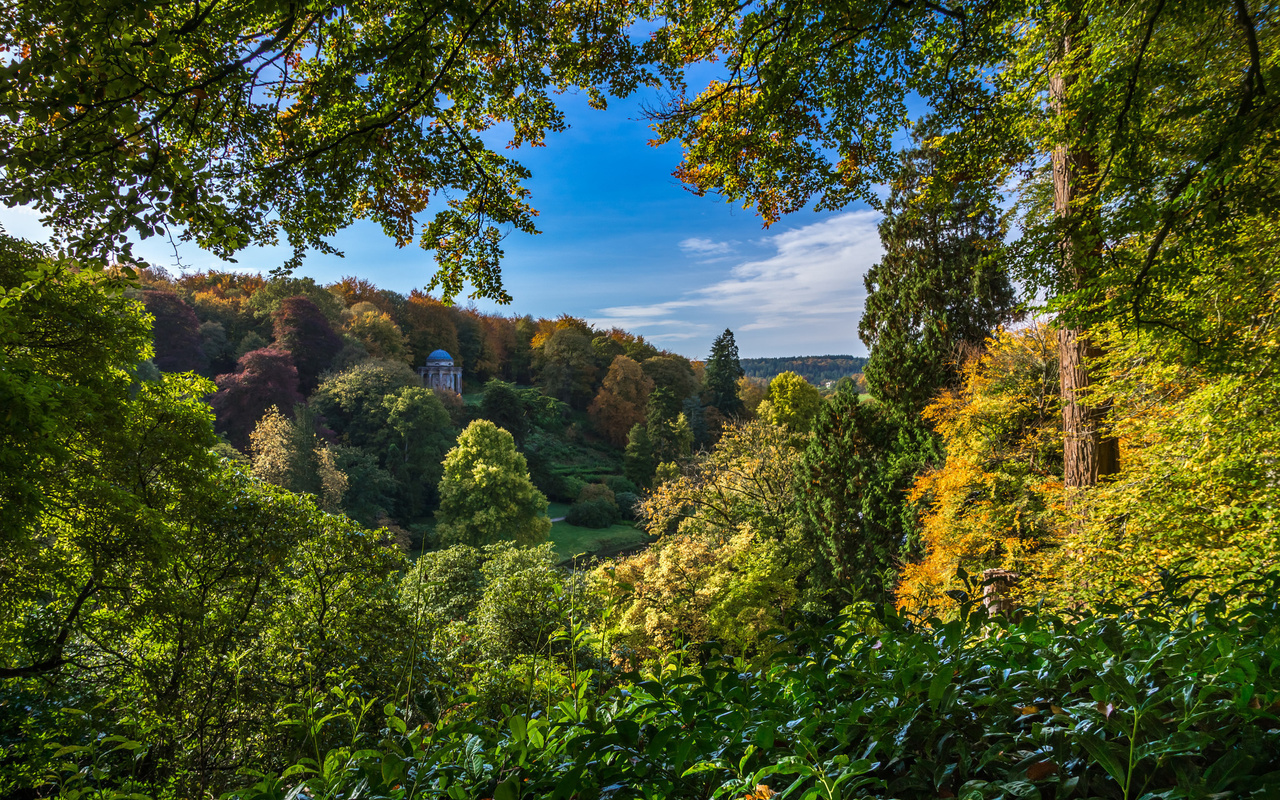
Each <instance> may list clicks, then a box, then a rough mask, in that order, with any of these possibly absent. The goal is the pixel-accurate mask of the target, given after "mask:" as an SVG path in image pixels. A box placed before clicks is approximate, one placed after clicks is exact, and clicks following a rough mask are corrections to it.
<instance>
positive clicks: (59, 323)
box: [0, 234, 152, 546]
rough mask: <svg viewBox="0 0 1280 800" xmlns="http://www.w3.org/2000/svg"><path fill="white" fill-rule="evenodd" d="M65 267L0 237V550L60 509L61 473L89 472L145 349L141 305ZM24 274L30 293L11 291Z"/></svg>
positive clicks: (125, 411) (148, 341)
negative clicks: (90, 456) (88, 459)
mask: <svg viewBox="0 0 1280 800" xmlns="http://www.w3.org/2000/svg"><path fill="white" fill-rule="evenodd" d="M72 266H73V265H71V264H68V263H66V262H63V261H60V260H57V259H55V258H53V257H52V256H51V255H50V253H49V252H48V251H47V250H46V249H45V248H44V247H42V246H40V245H37V244H32V243H29V242H25V241H22V240H20V239H15V238H12V237H10V236H7V235H4V234H0V287H4V292H5V294H4V296H3V297H2V298H0V408H3V409H4V411H3V413H0V519H2V520H3V525H0V546H6V545H8V544H9V543H11V542H13V541H15V539H22V538H25V536H26V535H27V532H29V531H30V530H31V529H30V528H29V525H30V524H31V523H32V520H34V519H35V518H36V516H37V515H39V514H40V513H42V512H43V511H44V510H46V509H50V508H56V507H57V506H58V505H60V504H61V501H60V499H59V498H60V495H61V492H62V491H64V490H65V489H66V485H65V483H64V481H65V478H66V477H67V476H68V475H77V474H83V475H84V477H85V479H86V480H88V479H90V476H91V475H93V474H94V473H93V471H92V470H91V469H89V468H88V467H87V465H86V464H85V463H84V461H83V459H84V457H85V456H86V455H87V454H89V453H92V452H94V451H98V450H101V449H104V447H106V445H105V442H106V441H107V440H109V438H110V436H111V435H112V434H114V433H117V432H118V429H119V424H118V423H119V421H120V420H123V419H127V418H128V415H129V413H130V402H131V399H130V398H131V393H132V391H133V388H134V387H133V384H134V382H135V376H136V375H137V374H138V371H139V365H140V363H141V362H143V361H145V360H146V359H148V358H150V356H151V353H152V350H151V347H152V335H151V331H150V329H149V327H148V325H147V322H146V316H145V314H144V313H143V308H142V305H141V304H140V303H137V302H134V301H130V300H128V299H126V298H125V297H123V296H122V295H121V294H120V293H108V292H104V291H103V290H102V288H101V287H100V286H98V285H95V282H94V281H92V280H90V276H89V275H87V274H83V273H81V272H80V271H79V270H75V269H73V268H72ZM31 275H38V278H37V279H36V283H35V284H34V285H35V290H34V291H29V292H22V293H10V287H15V286H19V285H21V284H22V283H23V281H24V280H28V279H29V276H31ZM35 342H39V343H42V344H43V346H40V347H32V346H31V344H32V343H35ZM104 421H110V424H107V423H106V422H104ZM106 449H112V450H114V449H115V446H111V447H106Z"/></svg>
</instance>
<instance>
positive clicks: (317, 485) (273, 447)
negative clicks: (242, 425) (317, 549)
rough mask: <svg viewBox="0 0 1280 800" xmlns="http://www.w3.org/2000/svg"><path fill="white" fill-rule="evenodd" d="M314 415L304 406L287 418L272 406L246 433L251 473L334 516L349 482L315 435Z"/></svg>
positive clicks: (330, 451) (330, 453)
mask: <svg viewBox="0 0 1280 800" xmlns="http://www.w3.org/2000/svg"><path fill="white" fill-rule="evenodd" d="M315 426H316V418H315V414H314V413H313V412H311V411H310V410H309V409H307V407H306V406H298V407H297V408H296V409H295V410H294V414H293V419H288V418H286V417H285V416H284V415H283V414H281V413H280V409H278V408H276V407H275V406H272V407H271V408H270V409H268V411H267V413H266V415H264V416H263V417H262V419H260V420H258V424H257V425H256V426H255V427H254V429H253V433H251V434H249V453H250V457H251V458H252V461H253V474H254V475H257V476H258V477H259V478H261V479H262V480H264V481H266V482H267V483H272V484H275V485H276V486H279V487H280V488H282V489H288V490H289V491H291V492H294V493H296V494H309V495H311V496H313V497H315V498H316V503H317V505H319V506H320V507H321V508H323V509H324V510H325V511H328V512H330V513H337V511H338V509H339V507H340V506H341V504H342V496H343V495H344V494H345V493H346V491H347V485H348V479H347V476H346V475H345V474H343V472H342V470H340V469H339V468H338V466H337V463H336V461H335V459H334V453H333V450H332V449H331V448H329V447H328V446H327V445H326V444H325V443H324V442H323V441H321V440H320V437H319V436H316V432H315Z"/></svg>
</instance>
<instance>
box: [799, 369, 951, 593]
mask: <svg viewBox="0 0 1280 800" xmlns="http://www.w3.org/2000/svg"><path fill="white" fill-rule="evenodd" d="M920 431H921V429H920V428H918V427H914V426H903V425H900V424H899V422H898V421H897V420H896V419H895V418H894V416H893V415H891V414H890V413H888V411H887V410H886V409H885V407H884V406H883V405H882V404H880V403H875V402H865V403H864V402H859V399H858V395H857V393H856V391H855V390H854V389H853V387H852V385H851V384H849V383H844V384H842V385H841V388H840V391H838V392H837V393H836V395H835V396H834V397H833V398H831V400H830V401H828V402H826V403H823V404H822V408H821V410H820V411H819V412H818V417H817V419H816V420H815V422H814V426H813V435H812V437H811V438H810V440H809V444H808V446H807V448H806V449H805V453H804V457H803V458H802V459H801V463H800V469H799V476H798V480H799V481H800V484H801V485H802V486H804V487H806V490H805V491H804V492H802V493H801V494H800V508H801V511H802V512H803V514H804V515H805V517H806V518H807V519H808V522H809V524H810V526H811V527H810V532H811V535H812V536H813V537H814V539H815V544H816V545H817V549H818V551H819V552H820V553H821V555H822V557H823V560H824V561H825V562H826V563H827V565H828V566H829V568H830V571H831V577H832V578H834V579H835V585H834V586H833V588H834V589H835V590H836V593H837V594H838V595H840V596H841V600H843V601H851V600H871V601H873V602H887V601H889V600H890V599H891V598H892V594H893V585H894V581H895V580H896V572H897V563H898V561H899V559H900V558H902V557H903V556H904V555H909V554H910V551H911V550H912V549H914V548H915V543H914V542H915V539H916V538H917V537H918V534H917V532H916V528H917V527H918V525H917V522H916V513H915V509H914V507H913V506H912V504H910V503H908V502H907V495H906V492H907V488H908V487H910V485H911V483H912V480H913V479H914V477H915V475H916V473H917V472H918V471H919V468H920V467H919V463H918V461H919V453H921V452H922V451H923V450H925V449H927V445H928V442H927V441H923V442H922V441H920V440H919V438H918V435H917V434H918V433H919V432H920Z"/></svg>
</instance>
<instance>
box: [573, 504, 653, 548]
mask: <svg viewBox="0 0 1280 800" xmlns="http://www.w3.org/2000/svg"><path fill="white" fill-rule="evenodd" d="M556 505H558V504H556ZM566 508H567V506H566ZM555 516H557V517H558V516H561V515H560V514H556V515H555ZM647 541H649V535H648V534H646V533H645V532H644V531H642V530H640V529H638V528H633V527H631V526H630V525H611V526H610V527H608V528H579V527H578V526H577V525H570V524H569V523H567V522H556V523H554V524H552V526H551V543H552V544H553V545H555V549H556V554H557V555H559V556H560V557H561V558H564V559H569V558H573V557H574V556H576V555H581V554H583V553H588V554H593V553H600V552H605V553H613V552H617V551H618V550H624V549H627V548H629V547H634V546H636V545H640V544H644V543H645V542H647Z"/></svg>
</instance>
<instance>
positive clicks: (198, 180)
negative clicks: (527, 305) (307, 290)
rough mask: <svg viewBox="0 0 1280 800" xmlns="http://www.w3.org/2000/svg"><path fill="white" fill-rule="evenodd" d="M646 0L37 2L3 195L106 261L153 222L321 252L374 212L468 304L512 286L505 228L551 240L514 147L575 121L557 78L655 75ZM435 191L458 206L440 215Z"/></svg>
mask: <svg viewBox="0 0 1280 800" xmlns="http://www.w3.org/2000/svg"><path fill="white" fill-rule="evenodd" d="M646 11H647V9H646V7H645V6H643V5H634V4H630V3H620V2H609V3H596V2H577V1H576V0H575V1H574V2H567V3H561V2H537V3H534V4H529V3H516V4H513V3H499V2H494V1H493V0H481V1H479V2H463V3H452V4H446V5H436V6H431V7H428V8H423V7H421V6H418V5H416V4H412V3H401V2H396V0H391V1H389V2H379V3H373V4H369V3H358V4H346V3H321V4H318V5H312V6H307V7H306V8H301V7H298V6H297V5H295V4H292V3H288V2H279V1H278V0H269V2H267V3H265V4H264V3H260V2H240V1H237V2H230V3H215V4H211V5H205V4H195V5H174V4H172V3H166V2H160V0H145V1H144V2H139V3H120V2H102V3H97V4H92V5H83V4H78V3H58V2H55V3H39V2H19V3H16V4H12V5H10V6H9V7H8V10H7V12H6V15H5V25H4V26H3V30H2V31H0V49H3V50H4V52H5V53H7V54H9V58H8V60H7V61H6V65H5V69H4V72H3V78H2V79H0V162H3V163H4V164H5V181H4V185H3V187H2V188H0V202H3V203H4V204H6V205H10V206H13V205H26V204H33V205H34V207H35V208H36V209H37V210H39V211H40V212H41V213H42V214H43V221H44V223H45V224H46V225H48V226H49V227H51V228H52V229H53V231H54V232H55V235H56V237H57V239H58V240H59V241H60V242H62V243H63V244H65V245H66V246H67V247H68V248H69V249H70V250H71V252H73V253H74V254H75V255H77V256H79V257H82V258H84V259H85V262H86V263H93V262H94V261H95V260H96V261H98V262H99V263H101V262H102V261H105V260H108V259H109V258H110V257H123V258H125V259H128V258H129V257H130V253H131V240H130V237H132V236H140V237H142V238H147V237H150V236H157V235H159V236H165V235H168V236H173V237H175V238H178V239H188V240H193V241H195V242H196V243H197V244H198V245H199V246H200V247H202V248H204V249H206V250H208V251H210V252H212V253H214V254H215V255H218V256H220V257H223V258H231V257H232V256H234V254H235V253H236V252H237V251H239V250H241V249H243V248H245V247H248V246H250V245H255V244H270V243H274V242H275V241H276V240H277V239H278V238H283V239H285V240H286V241H287V243H288V244H289V246H290V247H291V248H292V250H293V257H292V258H291V259H290V261H289V262H288V266H296V265H297V263H299V261H300V259H301V257H302V254H303V253H304V252H305V251H306V250H308V249H316V250H320V251H322V252H334V250H333V247H332V246H331V245H329V244H328V243H327V242H326V237H329V236H331V235H333V234H334V233H336V232H337V231H338V230H340V229H342V228H344V227H346V226H348V225H350V224H351V223H352V222H354V221H355V220H357V219H368V220H371V221H373V222H376V223H378V224H379V225H380V226H381V227H382V229H383V231H384V232H385V233H386V234H387V235H388V236H389V237H391V238H392V239H394V240H395V242H396V243H397V244H400V245H405V244H408V243H411V242H414V241H416V242H417V243H419V244H420V245H421V246H422V247H424V248H425V249H428V250H432V251H434V253H435V258H436V261H437V263H438V265H439V269H438V271H437V272H436V274H435V276H434V278H433V279H432V284H433V285H437V284H438V285H439V286H440V287H441V288H442V289H443V291H444V293H445V294H446V295H447V296H453V295H456V294H457V293H458V292H459V291H461V289H462V286H463V282H464V280H466V281H470V283H471V284H472V286H473V287H474V291H475V294H476V295H480V296H485V297H491V298H494V299H498V300H508V299H509V296H508V295H507V293H506V291H505V290H504V289H503V287H502V281H501V278H500V274H499V270H498V260H499V258H500V257H501V254H502V250H501V247H500V240H501V237H502V232H503V229H505V228H508V227H510V228H514V229H517V230H521V231H525V232H536V229H535V227H534V224H533V217H534V214H535V212H534V209H533V208H532V207H531V206H530V205H529V202H528V191H527V190H526V189H525V188H524V186H523V181H524V180H525V179H526V178H528V176H529V173H528V171H527V170H526V169H525V168H524V167H522V166H521V165H520V164H519V163H517V162H515V161H514V160H512V159H510V158H508V157H506V156H503V155H501V154H500V153H499V152H498V151H496V150H495V148H493V147H491V146H490V145H489V144H487V143H486V141H485V140H484V139H483V138H482V136H481V133H482V132H483V131H485V130H486V129H489V128H491V127H492V126H493V125H495V124H499V123H506V124H508V125H510V129H511V131H512V136H511V144H512V145H513V146H519V145H520V144H522V143H524V142H534V143H538V144H541V143H542V142H543V141H544V139H545V137H546V135H547V133H549V132H555V131H558V130H561V129H562V128H563V127H564V119H563V115H562V113H561V112H560V110H559V109H558V108H557V107H556V104H555V101H554V99H553V94H554V92H555V91H557V90H562V89H566V88H569V87H579V88H581V89H584V90H586V91H587V92H589V94H590V97H591V100H592V104H593V105H596V106H601V105H603V104H604V102H605V101H604V94H603V91H602V87H603V88H605V89H607V90H608V91H610V92H612V93H614V94H617V95H625V94H627V93H628V92H630V91H631V90H632V89H634V88H635V87H636V86H637V85H639V84H640V83H651V82H653V80H654V77H655V76H654V75H653V74H652V73H651V72H649V71H647V70H646V69H644V67H643V66H642V65H643V63H644V62H646V61H649V60H651V59H650V57H649V56H648V55H647V53H648V52H649V51H650V50H652V49H653V47H654V45H652V44H651V43H649V42H647V41H645V40H643V39H642V40H639V41H633V39H632V37H631V35H630V31H629V26H630V24H631V23H632V22H633V21H635V20H636V19H637V17H636V15H637V13H642V12H646ZM429 205H433V206H437V207H438V210H437V211H435V212H434V215H433V216H432V217H431V218H430V220H429V221H427V222H426V223H425V224H422V223H421V222H419V215H421V214H422V213H423V212H424V211H426V209H427V208H428V206H429Z"/></svg>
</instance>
